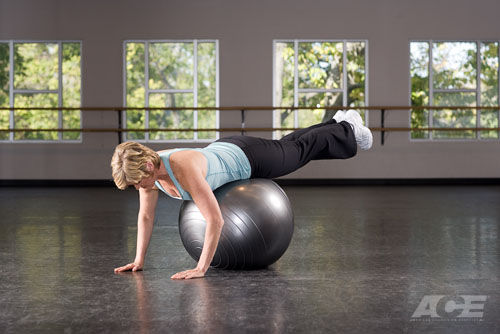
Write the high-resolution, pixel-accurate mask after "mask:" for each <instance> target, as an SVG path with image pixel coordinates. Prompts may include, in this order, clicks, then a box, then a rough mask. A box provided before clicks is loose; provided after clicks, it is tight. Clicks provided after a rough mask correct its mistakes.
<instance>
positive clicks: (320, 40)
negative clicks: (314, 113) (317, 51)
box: [272, 39, 370, 139]
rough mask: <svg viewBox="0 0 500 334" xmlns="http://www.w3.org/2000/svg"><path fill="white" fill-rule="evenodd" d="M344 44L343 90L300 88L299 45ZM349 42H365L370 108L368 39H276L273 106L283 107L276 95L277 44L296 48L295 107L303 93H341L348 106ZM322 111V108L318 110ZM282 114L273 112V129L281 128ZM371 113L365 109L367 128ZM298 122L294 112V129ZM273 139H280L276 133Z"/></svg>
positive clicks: (296, 114) (367, 98)
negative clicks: (278, 117)
mask: <svg viewBox="0 0 500 334" xmlns="http://www.w3.org/2000/svg"><path fill="white" fill-rule="evenodd" d="M316 42H317V43H330V42H333V43H339V42H342V43H343V54H342V58H343V59H342V87H343V88H341V89H321V88H299V84H298V82H299V78H298V63H297V60H298V46H299V43H316ZM349 42H354V43H355V42H357V43H359V42H363V43H365V101H364V103H365V107H366V106H368V101H369V90H368V89H369V84H368V82H369V72H370V71H369V47H368V40H367V39H274V40H273V59H272V61H273V69H272V70H273V72H272V73H273V74H272V77H273V82H272V91H273V106H274V107H283V106H277V105H276V97H275V94H274V90H275V88H276V87H275V85H276V77H275V70H276V68H275V67H276V44H277V43H293V46H294V74H293V75H294V78H293V80H294V84H293V86H294V87H293V107H298V104H299V103H298V102H299V98H298V97H299V94H300V93H302V92H317V93H321V92H341V93H342V100H343V101H342V104H343V105H344V106H346V104H347V85H346V80H347V66H346V63H347V53H346V52H345V50H346V43H349ZM318 109H321V108H318ZM353 109H355V107H353ZM278 112H280V110H276V109H274V110H273V127H274V128H276V127H281V124H276V118H277V117H276V113H278ZM369 115H370V112H369V110H368V109H365V124H366V126H369V120H370V117H369ZM298 120H299V115H298V110H297V109H295V110H294V121H293V123H294V127H296V128H297V127H299V126H298V125H299V124H298ZM273 138H274V139H278V137H277V133H276V131H273Z"/></svg>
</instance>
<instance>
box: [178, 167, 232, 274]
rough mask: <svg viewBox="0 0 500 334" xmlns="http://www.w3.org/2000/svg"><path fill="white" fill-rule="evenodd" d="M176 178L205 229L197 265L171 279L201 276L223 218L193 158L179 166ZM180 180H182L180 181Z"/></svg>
mask: <svg viewBox="0 0 500 334" xmlns="http://www.w3.org/2000/svg"><path fill="white" fill-rule="evenodd" d="M176 174H177V175H178V177H177V180H179V182H180V183H181V186H182V187H183V188H184V189H185V190H186V191H188V192H189V194H190V195H191V197H192V198H193V201H194V202H195V204H196V206H197V207H198V209H199V210H200V212H201V214H202V215H203V217H204V218H205V221H206V222H207V226H206V229H205V241H204V244H203V250H202V252H201V256H200V259H199V261H198V265H197V266H196V268H195V269H191V270H186V271H182V272H179V273H177V274H175V275H173V276H172V279H189V278H195V277H203V276H204V275H205V272H206V271H207V270H208V267H209V266H210V263H211V262H212V259H213V257H214V254H215V251H216V249H217V245H218V243H219V238H220V234H221V231H222V226H223V225H224V220H223V218H222V213H221V211H220V207H219V203H217V199H216V198H215V195H214V193H213V191H212V189H210V185H209V184H208V183H207V181H206V180H205V177H204V176H203V172H202V169H201V168H200V166H199V164H196V162H195V161H194V160H191V161H190V162H189V163H186V162H185V161H184V162H183V163H182V167H181V166H179V169H178V171H177V172H176ZM181 180H182V181H181Z"/></svg>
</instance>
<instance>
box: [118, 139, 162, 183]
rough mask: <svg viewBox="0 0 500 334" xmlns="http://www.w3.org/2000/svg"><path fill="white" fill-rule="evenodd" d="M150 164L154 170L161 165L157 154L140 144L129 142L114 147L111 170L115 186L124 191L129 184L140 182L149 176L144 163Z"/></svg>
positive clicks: (149, 173)
mask: <svg viewBox="0 0 500 334" xmlns="http://www.w3.org/2000/svg"><path fill="white" fill-rule="evenodd" d="M147 162H152V163H153V165H154V166H155V167H156V168H159V167H160V165H161V159H160V156H159V155H158V153H156V152H155V151H153V150H152V149H150V148H149V147H146V146H144V145H142V144H139V143H136V142H133V141H129V142H125V143H121V144H120V145H118V146H116V148H115V152H114V153H113V158H111V168H112V170H113V180H114V181H115V184H116V186H117V187H118V188H119V189H121V190H124V189H126V188H127V187H128V186H129V185H131V184H137V183H139V182H141V180H142V179H143V178H144V177H148V176H150V175H151V172H149V171H148V170H147V166H146V163H147Z"/></svg>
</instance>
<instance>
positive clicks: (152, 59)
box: [125, 40, 218, 141]
mask: <svg viewBox="0 0 500 334" xmlns="http://www.w3.org/2000/svg"><path fill="white" fill-rule="evenodd" d="M125 57H126V63H125V66H126V70H125V74H126V89H125V91H126V97H125V99H126V101H125V103H126V106H127V107H129V108H134V107H137V108H144V107H146V108H147V107H154V108H164V109H161V110H127V112H126V113H125V119H126V122H125V124H126V127H127V128H129V129H198V128H217V127H218V112H217V111H216V110H192V109H191V110H189V109H186V110H169V109H168V108H169V107H170V108H172V107H175V108H182V107H190V108H196V107H218V87H217V85H218V78H217V76H218V73H217V72H218V71H217V63H218V61H217V57H218V45H217V42H216V41H199V40H192V41H182V42H181V41H129V42H126V43H125ZM216 138H217V133H216V132H214V131H211V132H202V131H200V132H187V131H186V132H181V131H179V132H177V131H175V132H161V131H156V132H155V131H152V132H133V131H131V132H127V133H126V139H128V140H138V141H168V140H213V139H216Z"/></svg>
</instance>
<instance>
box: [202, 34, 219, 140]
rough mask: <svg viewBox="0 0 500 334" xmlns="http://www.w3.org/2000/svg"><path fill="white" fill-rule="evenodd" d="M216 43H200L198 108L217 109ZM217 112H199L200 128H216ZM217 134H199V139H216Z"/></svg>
mask: <svg viewBox="0 0 500 334" xmlns="http://www.w3.org/2000/svg"><path fill="white" fill-rule="evenodd" d="M215 57H216V48H215V43H198V107H215V102H216V96H215V95H216V89H215V85H216V77H215V76H216V73H215V72H216V70H217V68H216V67H217V66H216V58H215ZM215 127H216V111H215V110H198V128H215ZM215 138H216V132H215V131H212V132H207V131H205V132H198V139H215Z"/></svg>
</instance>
